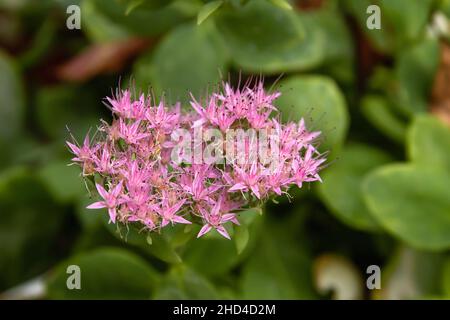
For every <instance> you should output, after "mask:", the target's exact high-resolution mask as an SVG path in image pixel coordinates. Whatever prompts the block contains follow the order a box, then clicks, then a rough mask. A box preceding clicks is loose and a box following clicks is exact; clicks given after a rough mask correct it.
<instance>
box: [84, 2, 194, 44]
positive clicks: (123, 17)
mask: <svg viewBox="0 0 450 320" xmlns="http://www.w3.org/2000/svg"><path fill="white" fill-rule="evenodd" d="M127 2H128V3H127ZM154 2H155V1H146V2H145V3H144V4H142V5H141V6H140V7H139V10H131V11H130V12H128V14H125V12H126V11H127V6H128V5H130V4H129V1H126V2H120V1H111V0H84V1H83V3H82V7H81V9H82V17H83V19H82V23H83V29H84V30H86V32H87V34H88V36H89V37H90V38H91V39H92V40H93V41H112V40H118V39H123V38H125V37H129V36H155V35H158V34H160V33H162V32H165V31H167V30H168V29H170V28H171V27H172V26H174V25H176V24H178V23H180V22H183V21H185V20H187V19H188V18H190V17H193V16H195V14H196V13H197V11H198V8H199V6H200V3H201V2H200V1H196V0H193V1H185V0H177V1H171V2H162V1H156V2H155V3H154ZM147 3H150V4H148V5H147Z"/></svg>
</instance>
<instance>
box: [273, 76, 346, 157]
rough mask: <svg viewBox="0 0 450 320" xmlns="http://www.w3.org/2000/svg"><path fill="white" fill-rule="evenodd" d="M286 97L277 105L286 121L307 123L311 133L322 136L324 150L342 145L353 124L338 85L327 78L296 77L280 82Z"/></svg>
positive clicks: (276, 102) (280, 88)
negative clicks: (302, 120) (350, 123)
mask: <svg viewBox="0 0 450 320" xmlns="http://www.w3.org/2000/svg"><path fill="white" fill-rule="evenodd" d="M277 87H278V89H279V90H280V92H281V93H282V95H281V97H279V98H278V100H277V101H275V104H276V105H278V106H279V110H280V112H281V119H282V120H283V121H285V122H286V121H299V120H300V119H301V118H304V119H305V122H306V124H307V128H308V129H309V130H314V131H316V130H320V131H321V132H322V135H321V136H322V139H323V144H322V145H321V149H322V150H330V149H331V151H335V150H338V149H339V148H340V146H341V145H342V143H343V141H344V139H345V136H346V133H347V127H348V122H349V117H348V112H347V105H346V102H345V99H344V96H343V94H342V92H341V91H340V90H339V88H338V86H337V85H336V83H335V82H334V81H333V80H332V79H330V78H327V77H323V76H315V75H308V76H295V77H290V78H287V79H285V80H282V81H280V83H279V85H278V86H277Z"/></svg>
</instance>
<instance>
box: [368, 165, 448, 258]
mask: <svg viewBox="0 0 450 320" xmlns="http://www.w3.org/2000/svg"><path fill="white" fill-rule="evenodd" d="M449 179H450V175H449V174H448V173H446V172H442V171H438V170H433V169H432V168H424V167H420V166H414V165H408V164H395V165H387V166H384V167H382V168H380V169H378V170H376V171H375V172H373V173H371V174H370V175H369V176H368V177H366V179H365V181H364V182H363V191H364V197H365V200H366V203H367V205H368V207H369V209H370V210H371V212H372V214H373V215H374V217H375V218H376V219H377V220H378V222H379V223H380V224H381V225H382V226H383V227H384V228H385V229H386V230H387V231H388V232H389V233H391V234H392V235H394V236H396V237H398V238H400V239H401V240H403V241H404V242H406V243H407V244H409V245H410V246H412V247H415V248H419V249H429V250H444V249H448V248H450V233H449V232H448V231H449V230H450V189H449V187H448V182H449V181H450V180H449Z"/></svg>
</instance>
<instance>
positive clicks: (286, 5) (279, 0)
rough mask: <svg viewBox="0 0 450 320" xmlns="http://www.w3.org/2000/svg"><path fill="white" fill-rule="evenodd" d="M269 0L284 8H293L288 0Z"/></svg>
mask: <svg viewBox="0 0 450 320" xmlns="http://www.w3.org/2000/svg"><path fill="white" fill-rule="evenodd" d="M269 1H270V2H272V4H274V5H276V6H278V7H280V8H282V9H287V10H292V6H291V4H290V3H289V2H288V1H287V0H269Z"/></svg>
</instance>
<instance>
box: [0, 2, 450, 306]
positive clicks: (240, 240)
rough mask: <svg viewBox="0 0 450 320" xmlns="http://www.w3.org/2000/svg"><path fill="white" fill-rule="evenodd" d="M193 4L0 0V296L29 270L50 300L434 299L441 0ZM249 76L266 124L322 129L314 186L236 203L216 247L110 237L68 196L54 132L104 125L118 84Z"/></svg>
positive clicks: (449, 202) (181, 96) (63, 156)
mask: <svg viewBox="0 0 450 320" xmlns="http://www.w3.org/2000/svg"><path fill="white" fill-rule="evenodd" d="M207 2H208V1H206V0H173V1H172V0H167V1H165V0H143V1H134V0H40V1H36V0H0V46H1V47H0V293H1V292H4V291H5V290H7V289H10V288H12V287H15V286H17V285H19V284H22V283H24V282H26V281H28V280H30V279H33V278H35V277H38V276H40V278H39V279H42V280H43V281H44V283H45V288H46V290H45V292H44V293H43V294H40V295H39V298H49V299H53V298H56V299H70V298H81V299H95V298H124V299H147V298H156V299H197V298H198V299H214V298H225V299H228V298H237V299H241V298H244V299H327V298H349V299H377V298H384V299H413V298H437V299H442V298H443V299H445V298H450V255H449V248H450V178H449V177H450V87H449V84H450V47H449V44H448V42H447V39H448V38H449V36H450V27H449V21H448V20H447V19H449V18H450V1H447V0H442V1H439V0H385V1H382V0H378V1H376V0H345V1H344V0H343V1H337V0H297V1H295V0H292V1H289V2H290V3H291V4H292V8H293V9H292V10H289V9H287V8H284V6H283V3H285V2H284V1H276V0H273V1H269V0H250V1H245V0H243V1H240V0H228V1H227V0H225V1H223V2H224V3H223V4H222V5H221V6H220V8H218V9H217V10H216V11H214V12H212V13H211V15H210V16H209V17H208V18H207V19H206V20H204V21H203V22H202V23H201V24H200V25H197V16H198V13H199V12H201V15H200V16H201V17H204V16H205V15H207V13H209V11H207V10H206V9H205V8H203V9H202V7H203V6H204V5H205V3H207ZM215 3H216V4H217V3H218V2H217V1H216V2H215ZM70 4H77V5H79V6H80V7H81V30H69V29H68V28H67V27H66V19H67V17H68V14H66V8H67V7H68V6H69V5H70ZM370 4H377V5H379V8H380V9H381V30H377V29H374V30H369V29H368V28H367V27H366V20H367V18H368V17H369V14H367V13H366V9H367V7H368V6H369V5H370ZM207 8H208V7H207ZM209 8H210V9H211V8H213V5H210V6H209ZM449 39H450V38H449ZM252 75H256V76H263V77H264V79H265V82H266V86H267V88H270V87H271V86H272V85H273V84H275V85H274V87H275V88H277V89H278V90H281V91H282V93H283V95H282V97H281V98H280V99H279V100H278V103H277V105H278V107H279V108H280V110H281V112H282V118H283V119H285V120H298V119H300V117H304V118H305V120H306V121H307V123H308V125H309V127H310V128H312V129H314V130H321V131H322V132H323V138H322V143H321V150H322V151H329V152H330V153H329V161H328V164H329V166H328V167H327V168H326V169H325V170H324V171H323V172H322V177H323V184H320V183H316V184H312V185H305V186H304V188H303V189H302V190H292V192H291V194H292V195H293V199H292V201H291V202H289V201H288V200H287V198H280V199H276V200H275V201H276V202H278V204H276V203H272V202H271V203H268V204H267V205H266V207H265V208H264V214H263V215H259V214H257V213H249V214H248V215H249V217H250V218H249V219H247V221H246V223H244V225H243V227H242V228H241V229H239V231H238V232H239V234H236V232H235V237H234V239H235V240H232V241H228V240H226V239H224V238H221V237H219V236H217V235H214V232H211V235H209V236H208V237H205V238H204V239H203V238H202V239H200V240H197V239H195V234H194V233H192V232H185V230H184V229H175V230H172V232H167V233H164V234H162V235H159V236H158V235H151V242H152V244H151V245H150V244H149V242H150V241H149V240H150V238H147V236H146V234H140V235H139V234H136V233H132V232H130V233H128V235H127V234H126V230H122V236H123V237H124V238H125V237H126V238H127V239H126V240H127V241H124V239H121V237H120V235H119V234H117V233H116V232H115V231H116V229H115V226H111V225H109V226H108V225H107V223H106V222H105V219H104V218H105V216H106V212H103V211H89V210H86V209H84V208H85V206H86V205H87V204H89V203H90V202H91V201H92V200H91V199H89V198H88V197H87V192H86V190H85V188H84V185H83V182H82V180H81V179H80V177H79V170H78V168H77V167H73V166H72V167H68V166H67V164H68V163H69V162H70V157H71V155H70V154H69V152H68V150H67V148H66V146H65V144H64V142H65V140H67V139H69V137H70V135H69V131H68V129H67V128H66V126H68V127H69V128H70V132H71V133H72V134H73V135H74V136H75V137H76V138H77V139H78V140H79V141H80V140H81V139H82V138H83V137H84V134H85V133H86V132H87V131H88V130H89V128H92V131H91V132H93V131H95V128H96V125H97V124H98V123H99V119H100V118H103V119H105V120H110V114H109V113H108V109H107V108H106V107H105V106H104V105H103V104H102V99H103V98H104V97H105V96H107V95H109V94H111V92H112V91H113V90H115V87H117V86H118V85H119V84H120V85H121V87H123V88H125V87H127V86H129V85H130V83H133V84H134V85H135V87H136V88H137V89H141V90H143V91H145V92H147V91H151V92H154V93H155V94H157V95H158V96H159V95H160V94H161V93H162V91H163V90H164V91H165V92H166V99H168V100H171V101H176V100H181V101H183V102H184V103H186V102H187V100H188V90H189V91H192V92H193V94H194V95H196V96H197V97H202V96H204V95H205V94H206V92H207V89H208V86H209V88H211V86H212V85H214V84H215V83H217V82H218V81H219V80H220V79H221V77H222V78H223V79H229V80H230V81H231V82H232V83H233V84H237V83H238V80H239V78H241V79H243V80H245V79H246V78H248V77H250V76H252ZM150 86H151V89H149V88H150ZM186 107H188V104H186ZM68 265H78V266H80V268H81V290H68V289H67V287H66V279H67V277H68V274H67V273H66V268H67V266H68ZM370 265H376V266H379V267H380V268H381V289H380V290H369V289H368V288H367V286H366V279H367V277H368V276H370V274H367V273H366V270H367V267H369V266H370ZM372 273H373V272H371V274H372ZM371 283H372V282H371ZM0 297H1V296H0ZM3 297H5V296H3Z"/></svg>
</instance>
